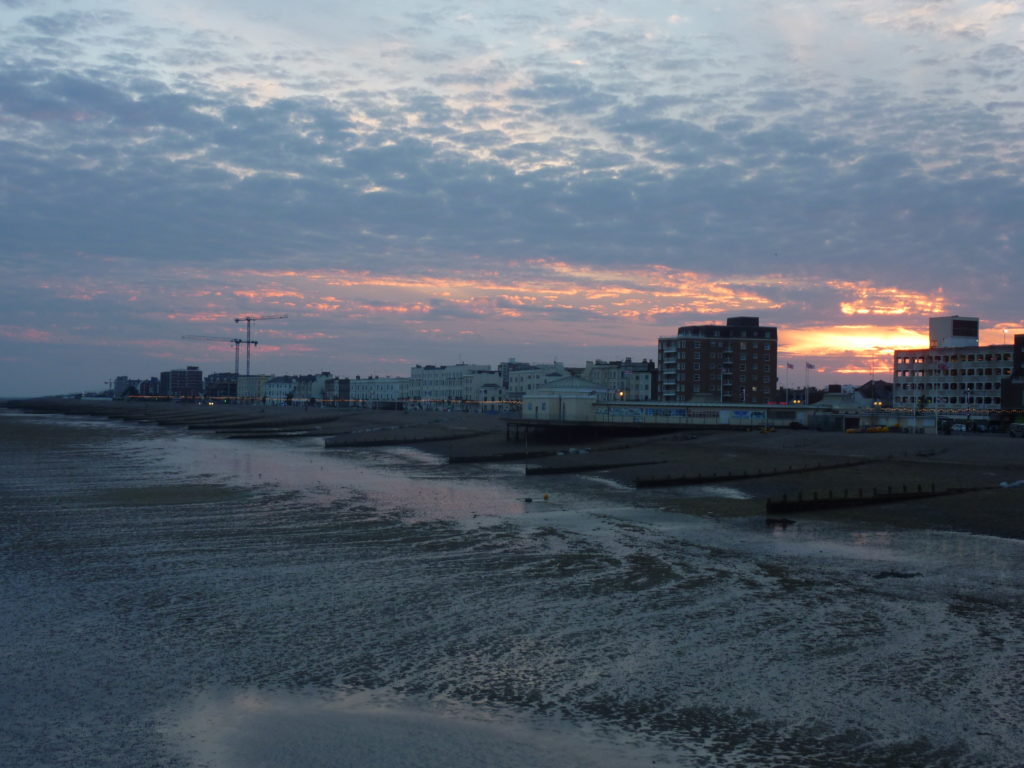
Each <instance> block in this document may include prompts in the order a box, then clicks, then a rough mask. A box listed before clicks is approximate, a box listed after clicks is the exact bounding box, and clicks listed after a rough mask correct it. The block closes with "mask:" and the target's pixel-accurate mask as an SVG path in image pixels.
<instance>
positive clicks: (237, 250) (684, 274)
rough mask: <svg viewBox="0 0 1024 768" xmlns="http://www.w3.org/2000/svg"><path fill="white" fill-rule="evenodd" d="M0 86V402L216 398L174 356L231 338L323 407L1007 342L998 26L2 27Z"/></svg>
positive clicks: (75, 9)
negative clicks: (190, 386) (714, 338)
mask: <svg viewBox="0 0 1024 768" xmlns="http://www.w3.org/2000/svg"><path fill="white" fill-rule="evenodd" d="M0 50H2V51H3V62H4V67H3V69H2V70H0V118H2V119H0V140H2V141H3V146H4V151H3V152H2V153H0V301H2V305H3V307H4V312H3V316H2V317H0V372H2V375H0V396H19V395H32V394H46V393H52V392H64V391H69V392H70V391H82V390H92V389H97V388H100V387H102V386H103V383H104V382H106V381H108V380H111V379H112V378H113V377H115V376H117V375H127V376H130V377H142V376H151V375H155V374H156V373H158V372H159V371H160V370H167V369H171V368H179V367H184V366H186V365H198V366H200V367H201V368H203V370H204V371H205V372H214V371H231V370H233V368H234V349H233V347H232V346H231V345H230V344H228V343H223V344H220V343H207V342H197V341H190V340H185V339H182V338H181V337H182V336H185V335H207V336H217V337H229V336H234V335H237V334H238V333H239V331H241V332H242V333H243V334H244V328H240V327H239V325H238V324H236V323H235V322H234V318H236V317H240V316H243V315H246V314H256V315H262V314H266V315H277V314H287V315H288V319H287V320H284V321H280V322H275V323H267V324H265V325H262V326H256V327H254V329H253V337H254V338H256V339H258V340H259V347H258V348H257V349H256V350H254V355H253V372H254V373H274V374H285V373H287V374H300V373H309V372H314V371H321V370H330V371H332V372H333V373H335V374H337V375H340V376H356V375H360V376H366V375H375V374H376V375H405V373H407V372H408V369H409V368H410V367H411V366H413V365H416V364H447V363H455V362H458V361H459V360H464V361H467V362H475V363H490V364H492V365H494V364H497V363H498V362H501V361H502V360H507V359H508V358H510V357H515V358H517V359H519V360H524V361H529V362H544V361H551V360H555V359H557V360H559V361H562V362H564V363H566V364H567V365H582V364H583V363H584V362H585V361H586V360H594V359H599V358H600V359H621V358H624V357H627V356H629V357H632V358H634V359H640V358H644V357H646V358H648V359H654V358H656V356H657V340H658V338H659V337H662V336H671V335H673V334H674V333H675V331H676V328H677V327H679V326H683V325H692V324H697V323H709V322H720V323H723V322H725V318H726V317H727V316H735V315H752V316H758V317H760V318H761V320H762V322H763V323H765V324H767V325H772V326H777V327H778V328H779V371H778V375H779V380H780V382H782V381H783V380H784V378H785V363H786V362H787V361H809V362H812V363H814V365H815V370H814V371H813V372H812V383H813V384H816V385H819V386H820V385H824V384H827V383H857V384H859V383H862V382H863V381H866V380H867V379H868V378H871V377H872V375H873V376H874V377H875V378H890V376H891V364H892V350H894V349H912V348H918V347H922V346H927V339H928V322H927V321H928V318H929V317H932V316H937V315H950V314H962V315H968V316H976V317H979V318H980V319H981V329H982V330H981V340H980V341H981V343H982V344H994V343H1001V342H1002V340H1003V336H1004V333H1005V334H1006V335H1010V334H1012V333H1013V332H1018V333H1019V332H1024V306H1022V304H1021V302H1020V296H1019V294H1020V285H1021V284H1022V282H1024V248H1022V242H1024V219H1022V217H1021V216H1020V212H1021V211H1022V210H1024V181H1022V180H1024V134H1022V133H1021V131H1020V125H1021V123H1022V118H1024V98H1022V96H1021V93H1022V91H1021V88H1022V87H1024V15H1022V14H1021V13H1020V10H1019V7H1018V6H1016V5H1015V4H1002V3H984V4H978V3H973V2H967V1H966V0H948V1H947V2H942V3H937V2H921V3H903V2H895V3H894V2H892V0H886V1H883V0H857V1H856V2H855V1H854V0H839V2H835V3H828V4H810V3H801V2H792V3H781V4H779V3H770V4H758V3H750V2H742V3H741V2H738V0H724V1H723V2H716V3H701V2H697V3H679V2H671V1H669V0H663V1H652V2H641V3H636V2H630V3H626V2H619V1H614V2H603V3H598V4H596V5H595V4H588V5H584V4H576V3H563V4H552V3H539V2H532V1H531V0H521V1H520V2H516V3H514V4H513V3H510V2H504V1H499V2H494V3H488V4H486V5H485V6H480V5H479V4H468V3H458V2H456V3H447V4H440V3H429V2H427V3H424V2H417V3H411V2H399V1H397V0H382V2H378V3H374V4H373V5H372V6H369V7H365V8H364V7H359V8H352V7H342V6H339V7H337V8H335V7H330V6H328V7H325V6H323V5H322V4H313V3H309V2H306V1H303V0H300V1H299V2H296V3H292V4H290V5H288V6H287V7H284V6H280V5H279V4H272V3H269V2H265V1H264V0H251V1H249V2H245V3H242V2H240V1H239V0H220V1H219V2H217V3H214V4H212V5H211V4H202V5H200V4H198V3H193V2H188V1H186V2H182V3H174V4H172V5H170V6H167V5H165V4H161V3H155V2H151V1H150V0H141V1H137V2H131V3H128V2H126V0H110V2H103V3H98V2H95V3H94V2H92V1H91V0H76V2H75V3H73V4H68V3H66V2H61V1H60V0H0ZM243 354H244V350H243ZM883 373H884V376H883V375H882V374H883Z"/></svg>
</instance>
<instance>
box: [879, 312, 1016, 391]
mask: <svg viewBox="0 0 1024 768" xmlns="http://www.w3.org/2000/svg"><path fill="white" fill-rule="evenodd" d="M978 327H979V322H978V318H976V317H960V316H959V315H954V316H952V317H933V318H931V319H930V320H929V321H928V341H929V345H928V348H927V349H898V350H896V351H895V352H894V353H893V406H894V407H896V408H915V409H919V408H929V409H939V410H954V411H959V410H977V411H998V410H1001V409H1002V407H1003V404H1002V388H1003V381H1004V380H1005V379H1008V378H1010V376H1011V374H1012V366H1013V345H1012V344H992V345H989V346H985V347H982V346H979V345H978Z"/></svg>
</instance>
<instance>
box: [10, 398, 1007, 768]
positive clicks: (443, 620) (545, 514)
mask: <svg viewBox="0 0 1024 768" xmlns="http://www.w3.org/2000/svg"><path fill="white" fill-rule="evenodd" d="M22 405H24V404H22ZM34 405H35V406H40V405H44V406H45V407H33V408H26V407H22V408H21V409H18V410H13V409H12V410H8V411H4V412H0V460H2V461H3V463H4V465H5V469H6V472H5V473H4V475H3V476H0V541H2V547H0V558H2V562H3V572H4V574H5V579H4V580H3V584H2V586H0V610H2V611H3V612H4V615H5V617H7V625H8V631H6V632H5V633H3V636H2V637H0V676H2V679H3V680H4V681H5V684H4V686H3V687H2V688H0V707H2V708H3V711H4V712H5V713H7V716H6V721H5V731H6V733H7V737H6V738H5V739H4V743H3V744H0V763H3V764H5V765H18V766H27V767H32V766H40V767H41V766H47V768H49V767H50V766H65V765H66V766H78V765H108V766H126V767H127V766H132V767H133V768H134V766H138V765H154V766H168V767H170V768H249V767H250V766H253V765H260V766H267V767H268V768H284V766H292V765H304V766H338V765H358V766H360V768H396V767H408V768H435V767H437V768H440V767H441V766H444V767H445V768H469V766H473V768H476V766H479V765H488V766H497V767H498V768H503V767H506V766H507V767H508V768H513V767H514V766H531V768H556V766H557V768H585V767H589V768H626V766H636V765H673V766H684V767H686V768H697V766H700V767H701V768H704V767H705V766H715V767H718V766H729V767H736V768H739V767H740V766H742V767H743V768H769V767H770V766H772V767H774V766H783V765H785V766H799V767H800V768H819V767H820V768H826V766H827V767H828V768H833V767H834V766H836V765H842V766H849V767H850V768H891V767H892V766H900V767H901V768H904V767H906V768H916V767H918V766H920V768H925V767H926V766H927V768H1018V766H1020V765H1021V764H1022V763H1024V736H1022V734H1021V730H1020V727H1019V724H1020V722H1021V720H1022V719H1024V682H1022V681H1024V659H1022V657H1021V655H1020V652H1019V649H1020V648H1021V647H1024V569H1022V567H1021V566H1022V562H1024V549H1022V548H1024V541H1021V540H1020V538H1021V537H1020V536H1019V535H1014V530H1015V529H1014V528H1013V525H1011V524H1009V523H1008V524H1007V525H1006V526H1005V527H1002V528H1000V527H999V526H998V525H995V523H993V522H991V521H989V519H988V518H987V517H986V515H985V514H984V513H979V512H977V511H976V510H975V508H974V505H976V504H977V503H978V500H979V499H985V498H994V499H996V500H997V501H996V502H993V510H1002V511H1001V512H999V515H1003V516H1005V517H1007V518H1008V519H1009V518H1010V514H1009V513H1008V512H1007V510H1013V504H1012V502H1013V501H1014V499H1019V498H1020V496H1019V495H1016V494H1019V489H1018V488H1013V487H1008V488H1001V487H999V486H998V483H999V482H1009V481H1010V480H1011V479H1013V478H1014V476H1015V474H1016V473H1018V472H1019V469H1020V467H1021V466H1022V465H1021V463H1020V462H1019V457H1017V456H1015V455H1014V454H1015V453H1016V452H1017V450H1018V448H1017V446H1018V445H1019V442H1018V441H1012V440H1006V439H1005V438H1004V441H999V442H997V441H996V440H995V439H994V438H992V439H988V438H986V439H979V440H974V439H973V436H972V437H971V438H967V439H964V440H959V439H958V438H941V437H926V436H905V437H908V438H911V439H909V440H902V439H900V438H902V437H904V436H900V435H845V434H843V435H830V434H818V433H798V432H792V433H791V432H782V433H773V434H761V433H756V432H752V433H743V432H737V433H710V432H708V433H698V434H688V433H676V434H667V435H658V436H650V437H645V438H638V437H636V436H631V437H626V438H605V439H599V440H593V441H588V442H580V441H573V442H565V443H543V444H541V445H540V446H538V445H536V444H535V443H534V440H533V439H532V438H531V441H530V445H529V447H528V449H527V447H526V446H520V445H518V444H517V443H515V441H506V439H505V429H504V426H503V422H501V421H500V419H498V418H496V417H493V416H486V415H479V414H452V413H444V414H438V413H412V414H402V413H388V412H372V411H364V412H359V411H346V412H342V413H339V414H323V413H321V412H319V411H318V410H317V409H312V408H311V409H309V410H308V411H307V410H304V409H302V408H293V409H283V408H282V409H271V408H267V409H266V410H265V411H263V412H261V409H259V408H252V407H238V408H236V407H225V408H221V407H219V406H216V407H206V408H204V407H201V406H185V405H168V406H163V405H161V406H159V407H155V408H144V409H140V408H139V407H138V406H136V405H135V404H109V403H108V404H100V406H96V405H94V404H92V403H86V404H82V405H72V406H71V408H67V407H59V408H58V407H51V405H50V404H49V403H46V404H42V403H40V402H39V401H37V402H36V403H34ZM58 405H61V404H59V403H58ZM76 409H78V410H76ZM246 434H247V435H248V439H238V438H239V437H240V436H242V435H246ZM329 435H333V436H336V437H341V438H342V439H340V440H339V441H338V442H340V443H343V444H345V446H346V447H343V448H339V449H325V448H324V447H323V444H324V439H325V437H327V436H329ZM892 438H897V439H895V440H893V439H892ZM887 440H888V441H889V442H883V441H887ZM403 442H404V443H405V444H406V445H404V446H403V445H402V443H403ZM538 448H539V450H538ZM1000 449H1002V450H1000ZM527 451H528V452H529V453H531V454H533V455H531V456H528V457H527V458H525V459H524V458H516V459H512V460H505V461H498V460H494V461H479V462H478V461H469V460H468V459H486V458H488V457H491V458H493V457H495V456H498V455H499V454H509V453H516V452H520V453H526V452H527ZM539 454H544V455H539ZM560 454H561V455H560ZM460 458H461V459H466V460H465V461H459V459H460ZM452 459H455V461H451V460H452ZM726 465H728V466H730V467H732V469H733V470H734V471H735V472H736V473H739V472H740V471H741V470H744V472H743V474H746V475H748V478H747V479H742V480H738V481H736V482H728V483H723V484H718V485H716V484H704V485H699V484H698V485H683V486H663V487H662V486H659V487H650V488H636V487H635V481H636V480H637V479H639V478H644V477H648V478H654V477H657V476H659V474H660V475H662V476H663V475H664V474H667V473H669V472H675V473H677V474H682V473H685V474H703V475H705V476H711V475H721V474H722V471H721V470H722V468H723V466H726ZM823 465H824V466H831V467H833V468H831V469H828V468H825V469H823V468H821V467H822V466H823ZM835 465H842V466H835ZM602 466H603V467H607V469H595V467H602ZM784 466H785V467H790V466H792V467H795V468H796V469H795V470H792V471H790V470H787V471H786V472H785V473H783V472H782V471H781V469H782V467H784ZM527 467H530V468H547V469H550V470H557V472H555V473H554V474H536V473H534V474H527V473H526V471H525V470H526V468H527ZM801 467H805V468H806V471H803V470H801ZM568 469H576V470H579V471H578V472H571V471H564V470H568ZM758 469H760V470H771V469H778V470H779V472H778V473H771V472H761V473H758V472H755V471H754V470H758ZM754 474H759V475H760V476H758V477H750V475H754ZM858 482H859V483H862V484H871V483H873V484H875V485H883V484H895V483H897V482H900V483H903V482H922V483H924V482H945V483H950V484H952V483H960V484H963V485H973V486H981V485H985V486H994V487H993V488H992V489H991V490H985V491H972V492H969V493H964V494H960V495H958V496H956V497H953V496H951V497H942V498H938V499H921V500H917V501H906V502H902V503H900V504H897V505H889V507H887V505H882V504H879V505H874V506H872V507H871V508H870V510H869V511H868V512H865V511H864V510H841V511H840V512H839V513H833V512H832V511H829V512H827V513H822V514H820V515H818V516H809V515H808V516H800V517H798V518H797V520H796V523H795V524H790V525H788V526H768V525H765V514H764V499H765V498H767V497H769V496H771V495H773V494H779V493H780V492H786V489H793V488H801V487H802V488H804V489H806V490H809V489H810V488H811V487H812V486H811V485H810V484H812V483H817V484H829V483H832V484H838V483H847V484H850V485H851V487H852V485H853V484H854V483H858ZM801 483H806V484H807V485H801ZM817 487H819V488H820V487H822V485H818V486H817ZM836 487H839V486H838V485H836ZM999 494H1005V495H1004V496H1001V497H1000V496H999ZM942 504H949V505H951V506H950V509H951V510H952V511H949V512H943V510H942V509H941V505H942ZM954 504H955V505H960V506H959V507H958V508H957V507H954V506H953V505H954ZM999 504H1003V505H1005V506H1003V507H999V506H998V505H999ZM915 505H916V507H917V508H919V509H920V511H919V512H916V513H915V512H913V511H910V512H908V511H907V510H908V509H909V510H913V509H915ZM887 509H888V511H886V510H887ZM1017 513H1018V515H1019V508H1017ZM992 514H993V515H996V512H992ZM861 515H868V516H870V515H877V519H875V520H867V521H866V522H865V520H864V519H862V518H861ZM995 519H998V515H996V518H995ZM1012 521H1013V520H1012V519H1010V522H1011V523H1012ZM963 531H971V533H970V534H968V533H964V532H963ZM993 532H998V533H997V535H977V534H989V533H993ZM972 534H973V535H972Z"/></svg>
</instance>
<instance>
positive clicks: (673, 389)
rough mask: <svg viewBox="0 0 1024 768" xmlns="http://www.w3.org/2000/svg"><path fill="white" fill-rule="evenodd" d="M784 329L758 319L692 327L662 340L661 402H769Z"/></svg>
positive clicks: (659, 377)
mask: <svg viewBox="0 0 1024 768" xmlns="http://www.w3.org/2000/svg"><path fill="white" fill-rule="evenodd" d="M778 354H779V341H778V329H777V328H775V327H772V326H762V325H761V323H760V319H759V318H756V317H730V318H728V319H726V322H725V325H691V326H683V327H681V328H679V331H678V333H677V334H676V335H675V336H669V337H663V338H660V339H658V399H659V400H669V401H680V402H687V401H692V400H694V399H696V400H714V401H718V402H723V403H765V402H768V401H769V400H770V399H771V398H772V393H773V392H774V391H775V384H776V379H777V374H776V370H777V365H778Z"/></svg>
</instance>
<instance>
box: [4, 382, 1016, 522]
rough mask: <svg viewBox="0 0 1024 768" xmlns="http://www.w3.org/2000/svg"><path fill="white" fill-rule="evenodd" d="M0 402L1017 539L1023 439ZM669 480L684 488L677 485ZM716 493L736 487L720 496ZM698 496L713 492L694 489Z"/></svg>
mask: <svg viewBox="0 0 1024 768" xmlns="http://www.w3.org/2000/svg"><path fill="white" fill-rule="evenodd" d="M2 406H6V407H8V408H12V409H19V410H24V411H27V412H37V413H61V414H64V415H82V416H95V417H104V418H110V419H122V420H126V421H141V422H146V423H155V424H160V425H163V426H173V427H179V428H181V427H184V428H187V429H189V430H195V431H202V432H207V433H209V434H213V435H218V436H223V437H227V438H236V439H250V440H257V439H272V438H276V439H296V440H298V439H304V438H310V439H318V440H322V441H323V442H324V443H325V445H326V446H330V445H336V446H338V447H349V448H360V447H363V448H371V447H380V446H383V445H393V446H402V445H405V446H411V447H415V448H417V449H418V450H421V451H424V452H427V453H432V454H435V455H438V456H440V457H442V458H444V459H445V460H447V461H449V462H451V463H457V462H467V461H472V462H485V461H490V462H502V463H504V464H506V465H508V466H510V467H515V466H518V467H521V468H523V471H524V472H526V473H536V474H565V475H577V476H580V475H586V476H590V477H591V478H593V479H598V480H605V481H607V482H610V483H615V484H619V485H625V486H629V487H635V488H636V491H635V492H634V496H635V498H636V500H637V502H638V503H645V504H651V503H653V504H659V505H663V506H665V507H667V508H676V509H679V510H680V511H684V512H689V513H691V514H707V515H717V516H723V515H736V516H743V515H758V514H762V513H764V512H766V508H767V506H768V501H769V500H772V501H773V502H778V501H780V500H782V499H786V500H789V501H790V502H793V501H795V500H796V499H798V498H799V499H806V500H810V499H819V498H820V499H822V500H824V499H826V498H829V497H834V498H836V499H840V498H843V497H844V496H845V497H846V498H850V499H851V503H849V504H848V505H846V506H842V507H839V506H838V505H836V506H835V507H833V508H828V509H822V510H813V509H812V510H808V511H801V510H800V509H798V508H796V505H795V504H792V503H791V504H790V505H789V507H788V508H785V509H784V511H783V512H782V513H781V514H783V515H785V517H786V518H787V520H786V521H785V522H787V523H788V521H789V520H791V519H792V520H795V521H799V520H800V519H805V518H806V519H815V518H817V519H823V520H845V521H856V522H859V523H862V524H865V525H872V526H880V527H902V528H918V529H920V528H925V529H933V530H951V531H960V532H964V533H974V534H981V535H993V536H1001V537H1006V538H1016V539H1024V440H1010V439H1007V437H1006V436H1005V435H1000V434H954V435H917V434H901V433H860V434H846V433H837V432H824V433H823V432H814V431H807V430H800V431H789V430H779V431H776V432H770V433H764V432H761V431H759V430H749V431H709V430H694V431H679V432H670V433H665V434H658V435H651V436H636V435H630V436H628V437H621V436H620V437H616V436H609V435H607V434H606V435H600V436H589V437H580V436H579V435H574V436H573V437H572V438H566V437H561V438H557V437H556V438H554V439H547V440H543V441H542V440H539V439H538V438H536V437H535V438H534V439H533V445H532V446H531V445H530V444H529V443H528V442H524V440H523V439H517V440H510V439H509V438H508V435H507V434H506V427H505V422H504V421H503V420H502V419H501V418H500V417H499V416H498V415H496V414H480V413H464V412H451V411H384V410H369V409H358V408H344V409H333V408H304V407H302V406H297V407H296V406H293V407H274V406H259V405H217V406H206V405H194V404H183V403H154V402H142V403H139V402H120V401H102V400H91V401H90V400H74V399H63V398H35V399H28V400H9V401H6V402H0V407H2ZM673 476H674V477H676V478H679V477H685V478H687V482H685V483H680V482H672V480H671V478H672V477H673ZM665 478H669V481H668V482H666V483H665V486H664V487H663V488H662V489H661V490H660V491H655V492H651V491H649V490H643V489H641V488H640V487H638V486H647V485H657V484H658V483H659V482H660V481H662V480H663V479H665ZM552 484H553V485H557V483H552ZM692 486H698V487H697V488H696V489H694V488H693V487H692ZM722 486H728V488H729V489H731V492H725V493H723V492H722ZM700 487H704V488H708V487H711V488H712V490H711V491H710V492H705V493H702V492H701V490H700ZM917 491H923V493H921V496H923V498H915V497H914V496H915V492H917ZM929 492H935V494H936V495H931V494H930V493H929ZM947 493H948V494H949V495H945V494H947ZM887 495H888V497H889V499H888V500H887V499H886V496H887ZM873 497H878V498H877V500H875V501H874V503H870V504H869V503H865V504H863V505H859V504H857V503H856V502H855V501H853V500H854V499H857V498H867V499H869V500H871V499H873ZM822 506H824V505H822ZM775 514H776V515H777V514H778V513H775Z"/></svg>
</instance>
